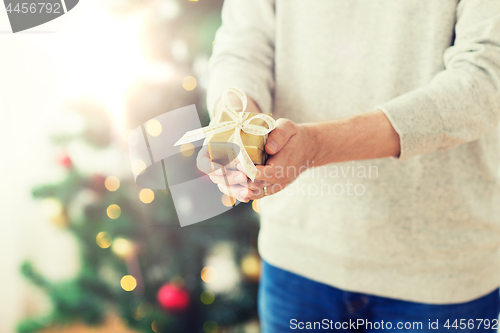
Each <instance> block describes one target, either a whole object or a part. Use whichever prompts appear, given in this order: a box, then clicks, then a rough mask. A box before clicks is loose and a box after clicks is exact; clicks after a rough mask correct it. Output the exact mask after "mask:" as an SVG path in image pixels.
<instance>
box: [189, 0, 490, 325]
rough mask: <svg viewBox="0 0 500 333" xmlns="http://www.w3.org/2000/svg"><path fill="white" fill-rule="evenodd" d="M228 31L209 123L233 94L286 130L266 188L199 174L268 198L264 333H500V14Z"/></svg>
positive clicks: (280, 21) (450, 6) (410, 10)
mask: <svg viewBox="0 0 500 333" xmlns="http://www.w3.org/2000/svg"><path fill="white" fill-rule="evenodd" d="M222 19H223V24H222V26H221V28H220V29H219V30H218V32H217V35H216V39H215V45H214V51H213V56H212V58H211V61H210V70H211V73H210V75H211V80H210V83H209V88H208V107H209V110H210V112H211V113H212V114H214V113H215V112H220V110H222V109H223V107H222V105H221V103H220V102H218V101H219V99H220V97H221V94H222V92H223V91H224V90H225V89H226V88H227V87H229V86H236V87H240V88H241V89H243V90H244V91H245V92H246V94H247V95H248V96H249V97H250V99H251V100H250V103H249V106H248V108H247V110H246V111H249V112H264V113H272V114H273V116H274V117H275V118H276V119H278V118H280V119H279V120H278V121H277V123H278V125H277V128H276V129H275V130H274V131H273V132H271V134H270V135H269V138H268V141H267V143H266V151H267V152H268V153H269V154H270V158H269V160H268V162H267V163H266V165H265V166H259V167H258V169H259V171H260V172H259V176H258V177H257V179H256V181H255V182H251V181H249V180H248V179H247V178H246V176H245V175H244V174H243V173H242V172H241V169H240V170H239V171H238V170H227V171H226V172H227V174H226V176H227V179H228V182H229V186H227V185H226V183H225V178H224V177H223V176H221V175H220V174H218V173H211V169H210V167H209V159H208V156H207V154H206V151H205V150H204V151H202V152H201V153H200V156H199V162H198V163H199V167H200V168H201V169H202V170H205V171H206V172H207V173H210V175H211V178H212V180H213V181H214V182H216V183H218V184H219V188H220V189H221V191H222V192H223V193H226V194H228V195H229V194H230V195H232V196H234V197H235V198H237V199H238V200H240V201H245V202H246V201H248V200H255V199H261V198H262V197H263V196H265V198H264V199H262V200H260V201H259V205H260V211H261V221H262V222H261V230H260V234H259V239H258V241H259V251H260V254H261V256H262V258H263V272H262V280H261V286H260V293H259V309H260V310H259V311H260V317H261V323H262V330H263V332H283V331H285V332H286V331H294V330H300V329H316V330H321V329H333V330H338V331H360V332H370V331H381V330H389V331H390V330H392V331H394V330H396V331H397V330H399V331H401V330H405V331H419V332H422V331H424V332H425V331H432V332H435V331H441V330H442V331H449V330H455V329H456V330H461V331H466V330H468V331H473V332H481V331H483V330H484V331H486V330H488V331H491V329H496V326H498V321H497V318H498V312H499V302H500V301H499V297H498V285H499V281H500V276H499V275H500V274H499V273H500V261H499V259H500V255H499V248H500V187H499V182H498V178H497V171H498V167H499V157H500V154H499V148H500V147H499V142H498V141H499V136H498V121H499V116H500V1H499V0H460V1H459V0H403V1H402V0H377V1H374V0H349V1H347V0H314V1H304V0H274V1H273V0H226V2H225V4H224V8H223V14H222ZM285 118H286V119H285ZM283 170H285V172H283ZM357 320H359V322H357V323H358V325H353V323H354V322H356V321H357ZM419 323H420V325H419ZM464 323H465V324H464ZM377 324H378V328H377V327H376V326H377ZM486 324H487V325H486ZM381 325H382V326H381ZM384 325H385V326H384ZM387 325H390V327H389V326H387ZM494 325H496V326H494ZM486 326H487V327H486Z"/></svg>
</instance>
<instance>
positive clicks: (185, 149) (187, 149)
mask: <svg viewBox="0 0 500 333" xmlns="http://www.w3.org/2000/svg"><path fill="white" fill-rule="evenodd" d="M180 150H181V154H182V155H184V156H186V157H187V156H191V155H193V154H194V145H193V144H192V143H191V142H188V143H185V144H183V145H181V147H180Z"/></svg>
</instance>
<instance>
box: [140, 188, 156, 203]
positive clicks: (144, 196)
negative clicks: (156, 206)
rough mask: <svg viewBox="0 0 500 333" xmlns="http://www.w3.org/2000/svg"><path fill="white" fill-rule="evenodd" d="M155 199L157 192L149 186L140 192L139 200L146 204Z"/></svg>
mask: <svg viewBox="0 0 500 333" xmlns="http://www.w3.org/2000/svg"><path fill="white" fill-rule="evenodd" d="M154 199H155V193H154V192H153V191H152V190H150V189H149V188H145V189H142V190H141V192H139V200H141V201H142V202H143V203H145V204H149V203H151V202H152V201H153V200H154Z"/></svg>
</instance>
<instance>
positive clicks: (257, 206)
mask: <svg viewBox="0 0 500 333" xmlns="http://www.w3.org/2000/svg"><path fill="white" fill-rule="evenodd" d="M252 208H253V210H255V211H256V212H257V213H260V210H259V202H258V200H254V201H252Z"/></svg>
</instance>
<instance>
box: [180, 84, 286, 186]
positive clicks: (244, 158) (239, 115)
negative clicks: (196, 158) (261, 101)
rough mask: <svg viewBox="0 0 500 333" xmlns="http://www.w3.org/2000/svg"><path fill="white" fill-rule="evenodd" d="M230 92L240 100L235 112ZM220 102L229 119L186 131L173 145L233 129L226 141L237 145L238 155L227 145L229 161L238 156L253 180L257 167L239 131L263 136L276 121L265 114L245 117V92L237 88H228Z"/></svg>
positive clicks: (272, 127)
mask: <svg viewBox="0 0 500 333" xmlns="http://www.w3.org/2000/svg"><path fill="white" fill-rule="evenodd" d="M230 92H232V93H234V94H236V96H238V97H239V99H240V100H241V102H242V104H243V109H242V111H241V112H237V111H236V110H235V109H234V107H233V106H232V105H231V103H230V102H229V93H230ZM222 103H223V104H224V106H225V108H226V110H225V111H226V112H227V113H228V115H229V117H231V120H230V121H223V122H220V123H217V124H213V125H209V126H207V127H203V128H200V129H196V130H193V131H188V132H186V133H185V134H184V135H183V136H182V138H180V139H179V141H177V142H176V143H175V145H174V146H178V145H182V144H184V143H188V142H193V141H197V140H200V139H203V138H205V137H207V136H208V135H210V134H217V133H222V132H226V131H229V130H233V129H234V133H233V134H232V135H231V137H230V138H229V140H228V142H229V143H234V144H236V145H237V146H238V147H239V152H238V155H237V156H236V153H235V152H234V149H233V145H229V146H231V148H229V147H228V154H229V158H230V159H229V160H230V161H231V160H234V159H236V158H238V160H239V161H240V163H241V164H242V166H243V169H244V172H245V174H246V175H247V176H248V178H250V179H251V180H252V181H254V180H255V176H256V175H257V168H256V167H255V165H254V164H253V162H252V160H251V159H250V156H248V153H247V151H246V149H245V146H244V144H243V141H242V140H241V131H243V132H245V133H248V134H252V135H262V136H264V135H266V134H268V133H269V132H271V131H272V130H273V129H274V128H275V127H276V122H275V120H274V119H273V118H272V117H270V116H268V115H265V114H258V115H256V116H253V117H252V118H250V119H247V118H248V116H249V115H250V113H249V112H245V110H246V108H247V104H248V102H247V95H246V94H245V92H243V90H241V89H239V88H228V89H227V90H226V91H225V92H224V93H223V94H222ZM255 119H262V120H264V121H265V122H266V124H267V126H268V128H265V127H264V126H260V125H255V124H251V122H252V120H255Z"/></svg>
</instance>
